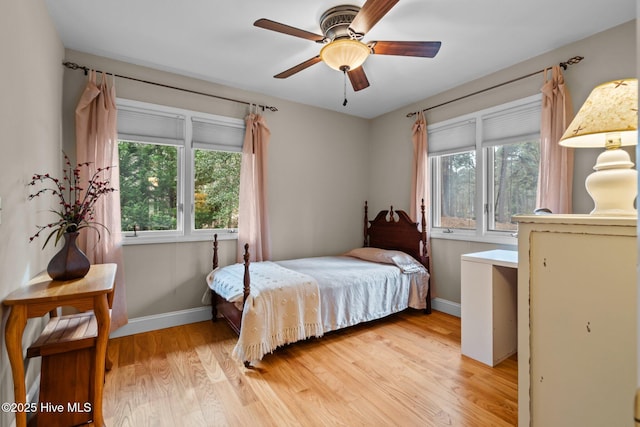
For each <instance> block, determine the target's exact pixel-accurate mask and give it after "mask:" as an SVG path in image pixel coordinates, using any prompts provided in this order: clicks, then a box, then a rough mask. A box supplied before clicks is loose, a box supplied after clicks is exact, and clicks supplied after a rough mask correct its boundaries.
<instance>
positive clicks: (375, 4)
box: [349, 0, 399, 34]
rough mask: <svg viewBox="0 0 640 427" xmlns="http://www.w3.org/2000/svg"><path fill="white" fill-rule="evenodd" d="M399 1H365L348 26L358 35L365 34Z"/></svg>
mask: <svg viewBox="0 0 640 427" xmlns="http://www.w3.org/2000/svg"><path fill="white" fill-rule="evenodd" d="M398 1H399V0H367V2H366V3H365V4H364V5H363V6H362V8H361V9H360V11H359V12H358V13H357V14H356V16H355V18H353V21H352V22H351V25H349V28H351V29H352V30H353V31H355V32H356V33H358V34H366V33H368V32H369V30H371V29H372V28H373V26H374V25H376V24H377V23H378V21H380V20H381V19H382V17H383V16H384V15H386V14H387V12H389V11H390V10H391V8H392V7H393V6H395V5H396V3H398Z"/></svg>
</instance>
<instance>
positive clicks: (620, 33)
mask: <svg viewBox="0 0 640 427" xmlns="http://www.w3.org/2000/svg"><path fill="white" fill-rule="evenodd" d="M577 55H579V56H583V57H584V60H583V61H582V62H581V63H579V64H577V65H573V66H570V67H569V68H568V69H567V70H566V71H565V72H564V75H565V81H566V83H567V86H568V88H569V91H570V93H571V96H572V98H573V104H574V109H575V111H576V112H577V110H578V109H579V107H580V106H581V105H582V103H583V102H584V101H585V100H586V98H587V96H588V95H589V93H590V92H591V89H593V88H594V87H595V86H596V85H598V84H600V83H602V82H605V81H609V80H614V79H617V78H623V77H634V76H636V57H635V55H636V23H635V21H630V22H628V23H626V24H623V25H620V26H618V27H615V28H612V29H610V30H608V31H604V32H602V33H600V34H596V35H594V36H592V37H589V38H586V39H584V40H581V41H578V42H576V43H573V44H570V45H567V46H564V47H561V48H559V49H556V50H553V51H551V52H549V53H546V54H544V55H541V56H538V57H535V58H531V59H529V60H527V61H525V62H522V63H519V64H516V65H514V66H512V67H510V68H507V69H504V70H502V71H500V72H497V73H494V74H491V75H489V76H486V77H484V78H481V79H478V80H475V81H472V82H469V83H467V84H465V85H462V86H460V87H458V88H455V89H453V90H450V91H446V92H443V93H441V94H439V95H437V96H434V97H432V98H429V99H425V100H423V101H420V102H418V103H415V104H412V105H408V106H407V107H403V108H401V109H399V110H396V111H393V112H390V113H388V114H385V115H383V116H380V117H377V118H375V119H374V120H373V121H372V124H371V154H370V155H371V167H370V169H369V200H370V205H371V207H372V210H373V211H376V210H378V209H383V208H385V207H387V206H389V205H390V204H393V206H394V207H397V208H398V209H408V208H409V198H410V191H411V170H410V168H408V167H407V165H409V164H411V163H410V162H411V156H412V151H411V150H412V147H411V125H412V124H413V121H414V119H411V118H407V117H406V114H407V113H409V112H413V111H418V110H420V109H423V108H427V107H429V106H432V105H438V104H440V103H443V102H446V101H449V100H451V99H455V98H458V97H460V96H463V95H466V94H469V93H474V92H476V91H478V90H482V89H485V88H488V87H492V86H494V85H497V84H500V83H502V82H505V81H510V80H512V79H514V78H517V77H520V76H523V75H527V74H529V73H531V72H533V71H536V70H541V69H543V68H545V67H548V66H549V65H553V64H558V63H560V62H562V61H566V60H567V59H569V58H571V57H573V56H577ZM460 66H471V64H466V65H465V64H464V63H463V62H462V61H461V64H460ZM423 84H425V85H428V84H431V83H430V82H429V80H428V78H425V79H424V82H423ZM541 86H542V75H541V74H539V75H536V76H534V77H531V78H527V79H525V80H521V81H519V82H516V83H511V84H508V85H506V86H503V87H501V88H498V89H494V90H491V91H488V92H485V93H483V94H481V95H476V96H473V97H470V98H467V99H465V100H462V101H458V102H454V103H451V104H448V105H446V106H443V107H440V108H437V109H433V110H430V111H428V112H427V113H426V119H427V123H429V124H433V123H437V122H440V121H443V120H446V119H450V118H452V117H457V116H460V115H463V114H466V113H470V112H473V111H477V110H480V109H483V108H488V107H491V106H494V105H499V104H502V103H505V102H509V101H513V100H516V99H520V98H524V97H526V96H530V95H534V94H536V93H539V90H540V87H541ZM599 152H600V150H598V149H580V150H576V152H575V172H574V192H573V194H574V196H573V205H574V212H575V213H588V212H590V211H591V209H593V202H592V200H591V198H590V197H589V195H588V194H587V192H586V190H585V188H584V180H585V178H586V177H587V175H588V174H589V173H591V172H592V169H591V168H592V167H593V165H594V164H595V161H596V157H597V155H598V154H599ZM630 152H631V153H632V156H634V152H635V150H630ZM495 247H496V246H495V245H488V244H481V243H475V244H474V243H466V242H456V241H451V240H436V239H434V240H433V241H432V254H433V262H434V267H433V270H434V271H433V280H434V283H435V287H436V292H437V296H438V297H440V298H443V299H445V300H448V301H452V302H456V303H459V302H460V268H459V266H460V255H461V254H463V253H467V252H475V251H481V250H488V249H493V248H495Z"/></svg>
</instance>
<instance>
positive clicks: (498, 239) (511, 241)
mask: <svg viewBox="0 0 640 427" xmlns="http://www.w3.org/2000/svg"><path fill="white" fill-rule="evenodd" d="M514 234H515V232H514ZM430 238H431V239H441V240H459V241H465V242H478V243H492V244H498V245H513V246H517V245H518V238H517V237H516V236H512V235H511V234H507V235H500V234H487V235H484V236H478V235H476V234H471V233H465V232H463V231H458V232H457V231H455V230H454V231H453V232H452V233H442V232H435V233H434V232H432V234H431V236H430Z"/></svg>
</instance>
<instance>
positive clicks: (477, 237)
mask: <svg viewBox="0 0 640 427" xmlns="http://www.w3.org/2000/svg"><path fill="white" fill-rule="evenodd" d="M541 102H542V95H533V96H529V97H526V98H523V99H519V100H516V101H512V102H508V103H505V104H501V105H498V106H495V107H491V108H487V109H483V110H480V111H476V112H474V113H470V114H465V115H463V116H459V117H456V118H452V119H449V120H446V121H443V122H439V123H435V124H433V125H430V126H428V127H427V132H428V135H429V137H430V136H431V134H433V133H436V132H438V131H440V130H443V129H446V128H447V127H455V126H460V125H462V124H467V123H469V122H474V123H475V145H474V146H470V145H467V144H458V145H460V146H458V147H455V148H453V149H447V148H446V147H443V146H438V145H436V146H435V147H434V148H435V149H434V150H432V147H431V141H430V140H429V165H430V167H431V171H430V180H431V188H430V191H431V203H432V206H431V207H430V208H431V212H430V215H431V220H430V221H429V223H430V236H431V237H432V238H434V239H450V240H464V241H477V242H484V243H495V244H507V245H515V244H517V233H516V232H514V231H497V230H489V229H488V224H489V220H490V218H489V215H493V202H492V201H491V200H492V195H493V188H491V187H490V184H491V183H492V180H493V174H492V170H491V167H490V166H489V164H490V163H489V160H490V153H489V150H490V149H491V148H492V147H493V146H496V145H506V144H510V143H514V142H517V141H516V140H515V139H514V138H505V139H497V140H483V119H486V118H488V117H491V116H495V115H500V114H508V113H509V112H512V111H519V110H522V109H529V108H537V109H538V111H540V112H541ZM539 116H540V114H538V117H539ZM521 137H537V138H538V139H539V137H540V131H539V126H538V131H537V133H536V132H531V131H530V130H529V131H526V132H523V133H522V134H521V135H519V136H518V137H517V138H521ZM517 138H516V139H517ZM470 150H475V156H476V189H475V190H476V194H475V201H474V203H475V205H474V209H475V212H476V228H475V229H451V228H440V227H434V226H433V224H434V215H436V213H438V212H440V209H439V206H438V204H439V198H438V197H436V195H437V194H438V192H437V190H438V189H439V188H440V185H441V183H440V179H439V176H440V175H439V173H438V172H439V171H438V170H436V168H435V167H434V164H435V163H436V162H434V161H433V158H434V157H436V156H440V155H444V154H454V153H460V152H465V151H470Z"/></svg>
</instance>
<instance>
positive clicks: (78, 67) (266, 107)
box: [62, 61, 278, 111]
mask: <svg viewBox="0 0 640 427" xmlns="http://www.w3.org/2000/svg"><path fill="white" fill-rule="evenodd" d="M62 65H64V66H65V67H67V68H70V69H72V70H83V71H84V75H85V76H86V75H87V73H88V72H89V71H90V70H91V69H90V68H88V67H85V66H83V65H78V64H76V63H75V62H69V61H65V62H63V63H62ZM93 71H95V72H97V73H104V72H103V71H100V70H93ZM105 74H111V75H112V76H114V77H118V78H120V79H127V80H133V81H136V82H140V83H146V84H150V85H154V86H160V87H164V88H167V89H175V90H179V91H182V92H189V93H194V94H196V95H203V96H209V97H212V98H217V99H222V100H224V101H230V102H237V103H239V104H246V105H257V106H258V107H260V108H262V111H264V110H269V111H278V109H277V108H276V107H273V106H270V105H262V104H253V103H251V102H247V101H241V100H239V99H233V98H226V97H224V96H219V95H213V94H210V93H205V92H199V91H197V90H191V89H184V88H181V87H176V86H171V85H166V84H164V83H157V82H152V81H149V80H143V79H138V78H136V77H129V76H122V75H120V74H113V73H105Z"/></svg>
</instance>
